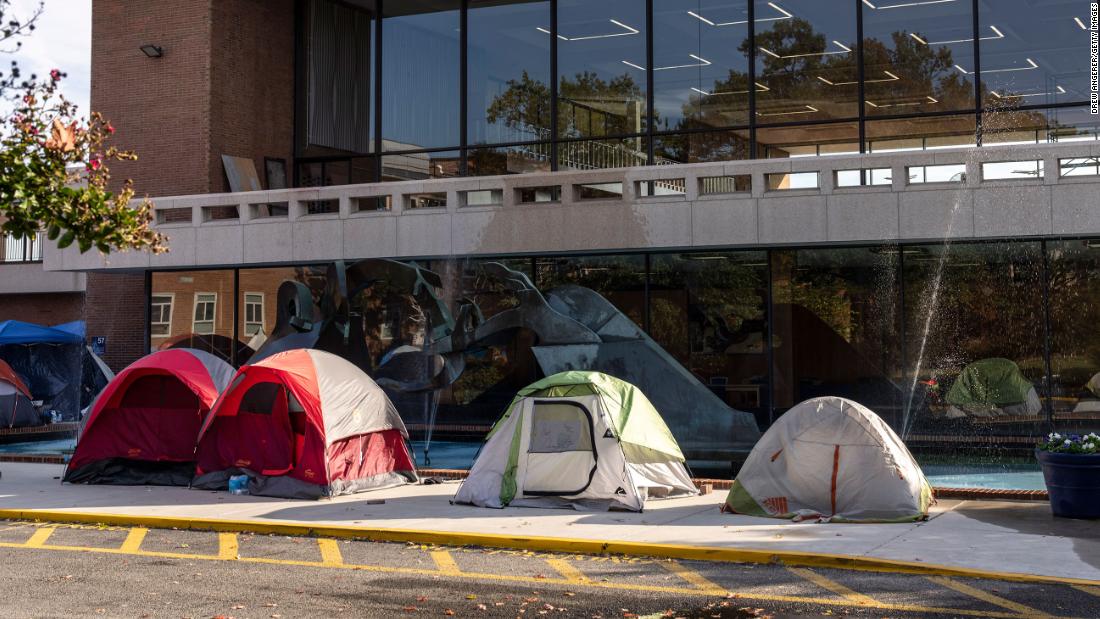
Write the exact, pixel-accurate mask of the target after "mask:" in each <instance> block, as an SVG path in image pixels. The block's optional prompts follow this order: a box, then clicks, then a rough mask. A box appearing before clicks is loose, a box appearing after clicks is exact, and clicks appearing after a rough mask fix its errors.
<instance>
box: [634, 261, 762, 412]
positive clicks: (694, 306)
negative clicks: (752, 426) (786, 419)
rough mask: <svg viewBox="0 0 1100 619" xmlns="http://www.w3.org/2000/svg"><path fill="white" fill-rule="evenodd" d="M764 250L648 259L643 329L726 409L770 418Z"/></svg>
mask: <svg viewBox="0 0 1100 619" xmlns="http://www.w3.org/2000/svg"><path fill="white" fill-rule="evenodd" d="M767 285H768V257H767V253H766V252H762V251H744V252H705V253H704V252H696V253H684V254H658V255H654V256H653V257H652V258H651V259H650V284H649V335H650V337H652V338H653V339H654V340H655V341H656V342H657V343H658V344H659V345H660V346H661V347H662V348H663V349H664V350H665V351H667V352H668V353H669V354H670V355H672V356H673V357H674V358H675V359H676V360H677V361H679V362H680V363H681V364H682V365H683V366H684V367H685V368H687V369H688V371H690V372H691V373H692V374H694V375H695V377H696V378H698V379H699V380H700V381H701V382H702V383H703V384H704V385H706V386H707V387H708V388H709V389H710V390H711V391H712V392H714V394H715V395H717V396H718V398H719V399H721V400H722V401H723V402H725V403H726V404H727V405H728V406H729V407H730V408H733V409H735V410H742V411H746V412H749V413H752V414H753V415H754V416H755V417H756V420H757V423H758V424H761V425H763V426H766V425H767V422H768V412H767V411H768V364H767V316H766V305H765V300H766V299H767Z"/></svg>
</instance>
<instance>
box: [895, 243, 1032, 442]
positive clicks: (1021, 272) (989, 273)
mask: <svg viewBox="0 0 1100 619" xmlns="http://www.w3.org/2000/svg"><path fill="white" fill-rule="evenodd" d="M903 262H904V266H903V274H902V278H903V283H904V286H905V299H906V304H905V309H904V312H905V318H904V320H905V348H906V358H907V362H906V367H907V368H908V372H909V374H908V377H907V378H906V380H905V382H906V383H907V388H909V389H912V390H913V391H912V392H911V394H910V395H909V397H908V403H907V405H906V407H905V409H904V411H903V414H904V418H905V428H906V429H907V431H908V432H911V433H912V434H917V435H920V436H922V437H923V438H922V440H924V441H931V442H936V443H945V442H951V441H953V439H955V438H956V437H957V436H958V435H963V436H968V437H969V436H973V435H975V434H978V435H981V436H990V435H993V436H996V435H1002V436H1005V435H1024V436H1035V435H1037V434H1038V433H1039V432H1041V431H1042V427H1043V426H1045V421H1046V418H1045V415H1043V414H1042V403H1041V401H1040V398H1041V396H1042V395H1043V394H1044V382H1045V374H1046V370H1045V363H1044V357H1043V339H1044V335H1043V298H1042V288H1043V287H1042V264H1043V259H1042V255H1041V247H1040V244H1039V243H1038V242H1013V243H964V244H960V243H955V244H951V245H946V246H945V245H927V246H915V247H907V248H906V253H905V255H904V256H903ZM903 436H905V434H903Z"/></svg>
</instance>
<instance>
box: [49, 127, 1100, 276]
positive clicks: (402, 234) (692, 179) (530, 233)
mask: <svg viewBox="0 0 1100 619" xmlns="http://www.w3.org/2000/svg"><path fill="white" fill-rule="evenodd" d="M1075 157H1082V158H1086V157H1100V142H1072V143H1066V144H1051V145H1033V144H1030V145H1021V146H992V147H986V148H980V149H974V148H960V149H943V150H926V151H911V152H897V153H879V154H864V155H843V156H829V157H807V158H798V159H767V160H752V161H733V162H720V163H700V164H681V165H662V166H647V167H634V168H620V169H602V170H589V171H561V172H553V173H534V174H522V175H509V176H492V177H478V178H451V179H432V180H418V181H403V182H392V183H374V184H367V185H340V186H333V187H319V188H300V189H285V190H277V191H257V192H247V193H237V194H213V195H192V196H179V197H165V198H156V199H155V200H154V203H155V209H156V212H157V218H156V221H157V222H158V223H157V228H158V229H159V230H161V231H162V232H164V233H165V234H167V235H168V236H169V238H170V246H171V251H170V252H169V253H167V254H163V255H159V256H154V255H151V254H146V253H136V252H126V253H120V254H115V255H112V256H110V257H106V258H105V257H103V256H100V255H99V254H96V253H94V252H90V253H87V254H83V255H82V254H80V253H79V252H78V251H76V250H75V249H73V248H69V249H66V250H58V249H57V248H56V247H49V246H47V248H46V252H45V265H46V268H47V269H48V270H54V271H89V270H101V269H160V268H206V267H217V266H231V265H232V266H236V265H265V264H279V263H301V262H320V261H329V260H336V259H363V258H375V257H386V258H427V257H444V256H452V255H502V254H524V253H547V252H575V251H593V250H631V249H658V248H662V249H663V248H667V249H688V248H712V247H749V246H765V245H786V244H798V245H811V244H836V243H865V242H866V243H877V242H883V241H924V240H940V239H943V238H944V237H946V236H951V237H954V238H971V239H982V238H998V237H1042V236H1065V235H1091V234H1097V235H1100V176H1075V177H1061V176H1060V174H1059V170H1060V165H1059V160H1060V159H1067V158H1075ZM1035 160H1041V161H1043V165H1044V169H1043V175H1042V177H1041V178H1034V179H1013V180H983V179H982V170H981V164H982V163H983V162H1001V161H1035ZM945 164H962V165H964V166H965V170H966V176H965V179H963V180H962V181H960V182H925V183H910V182H909V180H908V176H907V175H908V171H909V168H912V167H916V166H938V165H945ZM882 168H889V169H890V170H891V177H892V180H891V182H890V184H882V185H861V186H850V187H836V186H835V185H836V182H835V180H836V173H837V172H838V171H846V170H859V169H882ZM803 172H812V173H816V174H817V184H818V186H817V187H816V188H812V189H810V188H807V189H799V188H776V189H768V184H767V182H766V178H767V176H768V175H770V174H777V173H778V174H795V173H803ZM744 175H747V176H749V177H750V178H751V183H750V186H749V188H748V191H730V192H725V191H722V192H720V193H714V192H711V191H704V185H705V184H706V183H709V185H707V186H708V187H711V188H714V187H719V188H720V189H721V188H722V187H733V188H734V189H740V188H739V187H734V185H735V183H734V181H733V180H728V181H727V180H722V181H714V180H704V179H713V178H716V177H737V176H744ZM662 182H664V183H665V186H666V187H669V188H671V187H675V191H671V190H670V191H662V190H661V183H662ZM719 182H721V183H725V185H724V186H719V185H716V183H719ZM647 183H654V184H653V185H646V184H647ZM601 185H617V186H621V190H622V195H621V196H619V195H607V194H602V195H601V194H600V193H599V192H597V191H594V190H593V189H592V188H599V186H601ZM773 185H774V184H773ZM648 186H651V187H655V188H656V189H655V190H653V191H647V190H646V189H645V188H646V187H648ZM586 188H588V189H586ZM525 192H526V194H528V195H530V196H532V197H533V196H534V195H535V193H538V194H539V195H540V196H541V198H540V200H541V199H542V198H547V199H548V198H552V197H554V193H556V194H557V196H556V197H557V199H556V200H548V201H535V202H524V201H523V195H524V194H525ZM681 192H682V193H681ZM650 193H652V194H654V195H648V194H650ZM471 196H476V198H475V199H472V200H471ZM956 204H957V207H956ZM188 211H189V212H190V217H187V212H188ZM181 213H182V216H181ZM234 215H235V216H234Z"/></svg>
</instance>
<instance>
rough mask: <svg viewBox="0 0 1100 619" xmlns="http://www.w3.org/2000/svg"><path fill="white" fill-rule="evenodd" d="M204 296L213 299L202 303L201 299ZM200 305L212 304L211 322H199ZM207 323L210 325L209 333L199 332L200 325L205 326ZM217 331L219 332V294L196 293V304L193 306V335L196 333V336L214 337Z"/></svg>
mask: <svg viewBox="0 0 1100 619" xmlns="http://www.w3.org/2000/svg"><path fill="white" fill-rule="evenodd" d="M203 296H210V297H212V299H211V300H210V301H200V300H199V299H200V298H201V297H203ZM199 303H203V304H206V303H210V320H199V319H198V310H199ZM207 323H209V324H210V331H209V332H208V333H206V332H202V331H199V325H200V324H204V325H205V324H207ZM217 330H218V293H216V292H196V293H195V298H194V303H193V304H192V311H191V333H194V334H195V335H214V333H215V332H217Z"/></svg>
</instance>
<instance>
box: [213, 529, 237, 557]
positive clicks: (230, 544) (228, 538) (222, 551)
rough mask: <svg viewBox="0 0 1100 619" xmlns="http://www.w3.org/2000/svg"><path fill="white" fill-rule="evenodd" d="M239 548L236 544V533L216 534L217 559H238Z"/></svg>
mask: <svg viewBox="0 0 1100 619" xmlns="http://www.w3.org/2000/svg"><path fill="white" fill-rule="evenodd" d="M240 553H241V548H240V546H239V545H238V544H237V534H236V533H218V558H219V559H226V560H233V559H240V558H241V557H240Z"/></svg>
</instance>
